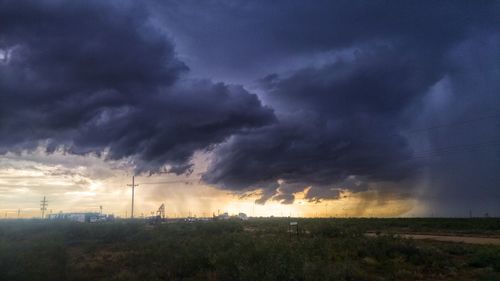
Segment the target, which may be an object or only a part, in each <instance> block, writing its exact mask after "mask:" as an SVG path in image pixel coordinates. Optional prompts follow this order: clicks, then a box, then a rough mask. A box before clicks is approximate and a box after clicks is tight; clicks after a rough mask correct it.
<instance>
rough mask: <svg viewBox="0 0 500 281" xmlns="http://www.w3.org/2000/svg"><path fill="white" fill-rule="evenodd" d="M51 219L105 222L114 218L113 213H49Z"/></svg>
mask: <svg viewBox="0 0 500 281" xmlns="http://www.w3.org/2000/svg"><path fill="white" fill-rule="evenodd" d="M47 218H48V219H49V220H66V221H76V222H91V223H93V222H103V221H110V220H113V219H114V216H113V215H105V214H100V213H92V212H87V213H58V214H49V215H48V217H47Z"/></svg>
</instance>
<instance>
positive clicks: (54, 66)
mask: <svg viewBox="0 0 500 281" xmlns="http://www.w3.org/2000/svg"><path fill="white" fill-rule="evenodd" d="M499 15H500V4H499V2H498V1H313V2H311V1H284V0H283V1H239V0H236V1H215V0H214V1H153V0H151V1H97V0H90V1H59V0H44V1H8V0H0V155H2V156H0V157H1V160H2V161H0V168H1V169H2V171H4V173H0V175H4V177H8V175H9V173H11V174H12V173H14V172H17V173H19V172H20V171H23V170H26V171H27V170H30V169H33V165H35V166H36V165H42V166H44V167H58V169H60V170H61V169H62V171H59V173H57V172H54V169H52V168H46V169H45V173H47V171H51V172H49V173H48V174H49V175H54V173H55V174H56V175H58V174H61V173H62V174H64V175H66V174H67V175H72V177H73V179H75V175H78V174H79V172H78V171H77V172H75V169H77V168H78V167H81V166H84V167H87V169H88V170H89V171H90V170H91V171H92V172H88V173H87V174H86V175H85V177H86V178H88V179H89V181H92V179H99V178H109V177H112V175H114V176H115V177H116V173H115V172H113V171H116V170H125V171H127V172H128V173H129V174H135V175H139V176H144V177H147V176H149V177H151V175H160V174H164V173H167V174H171V175H176V176H181V177H186V176H187V177H196V179H197V180H198V184H199V185H200V187H199V188H202V187H201V186H210V188H213V189H214V190H216V191H217V192H227V193H230V194H235V195H237V196H239V198H245V197H247V196H251V197H252V198H254V199H252V200H255V202H256V203H257V204H270V203H280V204H283V205H293V204H297V202H298V199H301V200H303V201H304V202H309V203H321V202H331V203H330V204H331V205H334V204H335V202H338V201H341V200H343V199H345V198H347V197H350V196H352V197H356V198H358V199H359V200H358V201H359V202H358V203H357V205H356V206H355V208H365V207H366V206H372V207H373V206H374V205H382V206H383V205H384V204H386V203H387V201H389V200H395V199H400V200H416V202H418V203H417V204H418V205H425V208H423V210H424V211H422V213H421V214H423V215H429V214H433V213H438V214H440V215H447V216H448V215H449V216H465V215H469V210H473V211H474V214H475V215H483V214H484V213H490V214H492V215H500V204H499V203H500V17H499ZM200 154H202V155H204V157H195V155H200ZM26 158H30V159H29V164H26V163H27V162H26ZM82 159H83V160H82ZM85 159H86V160H85ZM96 159H97V160H96ZM23 161H24V162H23ZM95 161H97V162H99V164H98V165H97V164H95ZM76 162H78V163H79V164H78V165H76V164H75V163H76ZM20 163H24V164H20ZM104 166H106V168H102V169H100V168H99V167H104ZM201 166H203V169H201V168H200V167H201ZM89 167H92V168H89ZM96 167H97V168H96ZM47 169H48V170H47ZM56 170H57V169H56ZM8 171H10V172H9V173H8ZM193 171H195V172H194V173H193ZM76 179H77V180H78V184H76V185H75V186H78V188H84V187H85V186H86V184H88V183H86V182H85V180H83V181H82V179H81V178H78V177H76ZM0 180H1V179H0ZM7 185H10V186H7ZM16 185H18V187H23V188H27V187H26V186H27V185H26V183H22V182H21V183H19V182H18V183H15V182H8V184H7V183H5V182H4V183H2V182H0V186H1V187H2V189H1V192H2V194H3V195H4V198H7V197H5V196H6V195H7V194H9V192H10V190H12V189H14V188H15V186H16ZM12 186H14V187H12ZM75 188H76V187H75ZM52 189H53V188H52ZM181 189H186V187H183V186H179V187H178V188H177V190H179V192H183V191H181ZM195 189H196V188H195ZM56 190H57V189H56ZM175 190H176V189H174V190H173V191H172V192H175ZM28 192H29V188H28ZM54 192H56V191H54ZM75 192H80V191H78V190H77V191H75ZM108 192H112V191H109V190H108ZM214 192H215V191H214ZM195 193H196V192H194V193H193V194H195ZM154 194H156V195H151V196H152V197H154V196H163V195H162V194H163V193H162V191H161V187H159V188H158V189H157V191H156V193H154ZM374 194H375V195H374ZM193 196H195V195H193ZM234 200H238V199H234ZM415 208H416V209H418V208H419V207H418V206H415ZM354 214H364V213H362V212H361V213H359V212H358V213H354ZM398 214H400V213H395V215H398Z"/></svg>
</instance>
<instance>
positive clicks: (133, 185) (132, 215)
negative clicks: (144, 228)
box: [127, 176, 139, 219]
mask: <svg viewBox="0 0 500 281" xmlns="http://www.w3.org/2000/svg"><path fill="white" fill-rule="evenodd" d="M134 179H135V176H132V184H127V186H131V187H132V212H131V214H130V218H131V219H133V218H134V190H135V187H136V186H139V185H138V184H135V182H134Z"/></svg>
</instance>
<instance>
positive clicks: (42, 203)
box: [40, 196, 49, 219]
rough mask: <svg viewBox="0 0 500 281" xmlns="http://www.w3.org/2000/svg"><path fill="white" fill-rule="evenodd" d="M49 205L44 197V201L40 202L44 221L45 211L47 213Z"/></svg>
mask: <svg viewBox="0 0 500 281" xmlns="http://www.w3.org/2000/svg"><path fill="white" fill-rule="evenodd" d="M48 205H49V201H47V199H45V196H44V197H43V200H42V201H40V211H42V219H43V218H45V211H47V206H48Z"/></svg>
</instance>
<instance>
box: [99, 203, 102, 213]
mask: <svg viewBox="0 0 500 281" xmlns="http://www.w3.org/2000/svg"><path fill="white" fill-rule="evenodd" d="M99 214H101V215H102V205H100V206H99Z"/></svg>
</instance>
